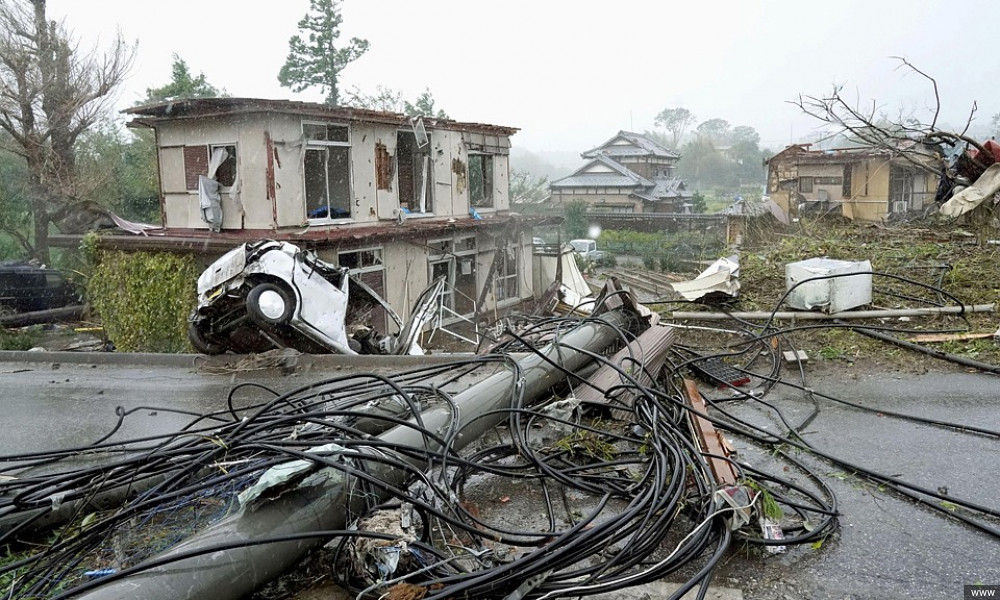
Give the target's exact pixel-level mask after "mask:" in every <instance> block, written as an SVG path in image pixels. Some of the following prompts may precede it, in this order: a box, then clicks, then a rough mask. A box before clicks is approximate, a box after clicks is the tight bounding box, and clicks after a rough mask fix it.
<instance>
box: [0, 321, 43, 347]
mask: <svg viewBox="0 0 1000 600" xmlns="http://www.w3.org/2000/svg"><path fill="white" fill-rule="evenodd" d="M39 337H41V336H40V335H39V333H38V330H37V329H36V328H34V327H28V328H23V329H4V328H3V327H0V350H30V349H32V348H34V347H35V345H36V344H37V343H38V338H39Z"/></svg>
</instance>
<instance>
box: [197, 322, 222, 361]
mask: <svg viewBox="0 0 1000 600" xmlns="http://www.w3.org/2000/svg"><path fill="white" fill-rule="evenodd" d="M188 340H189V341H190V342H191V345H192V346H194V349H195V350H197V351H198V352H201V353H202V354H208V355H210V356H214V355H216V354H222V353H224V352H225V351H226V348H225V346H223V345H222V344H217V343H215V342H213V341H210V340H209V339H208V338H206V337H205V334H204V333H202V331H201V328H200V327H198V324H197V323H193V322H192V323H188Z"/></svg>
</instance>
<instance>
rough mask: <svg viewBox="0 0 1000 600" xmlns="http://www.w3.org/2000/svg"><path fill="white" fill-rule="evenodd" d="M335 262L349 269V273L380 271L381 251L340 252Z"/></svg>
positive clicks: (367, 249) (370, 249) (376, 249)
mask: <svg viewBox="0 0 1000 600" xmlns="http://www.w3.org/2000/svg"><path fill="white" fill-rule="evenodd" d="M337 262H338V263H339V264H340V266H342V267H347V268H348V269H350V270H351V273H361V272H365V271H375V270H381V269H382V249H381V248H366V249H364V250H349V251H346V252H340V253H338V254H337Z"/></svg>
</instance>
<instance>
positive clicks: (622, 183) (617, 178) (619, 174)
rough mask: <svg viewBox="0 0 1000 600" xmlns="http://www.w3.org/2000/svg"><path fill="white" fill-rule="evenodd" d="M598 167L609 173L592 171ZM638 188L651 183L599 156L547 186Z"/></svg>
mask: <svg viewBox="0 0 1000 600" xmlns="http://www.w3.org/2000/svg"><path fill="white" fill-rule="evenodd" d="M599 165H603V166H604V167H607V168H608V169H610V171H605V170H600V171H596V172H595V171H592V169H594V168H595V167H597V166H599ZM640 186H641V187H652V186H653V182H652V181H650V180H648V179H646V178H645V177H643V176H641V175H639V174H638V173H635V172H633V171H631V170H630V169H628V168H626V167H624V166H622V165H621V164H619V163H617V162H615V161H613V160H611V159H610V158H608V157H606V156H603V155H600V154H599V155H597V156H595V157H594V158H593V160H591V161H590V162H588V163H587V164H585V165H583V166H582V167H580V168H579V169H577V170H576V172H574V173H573V174H572V175H570V176H568V177H563V178H562V179H557V180H555V181H553V182H552V183H550V184H549V187H550V188H568V187H640Z"/></svg>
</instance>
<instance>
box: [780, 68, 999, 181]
mask: <svg viewBox="0 0 1000 600" xmlns="http://www.w3.org/2000/svg"><path fill="white" fill-rule="evenodd" d="M893 58H895V59H896V60H898V61H899V63H900V64H899V68H900V69H905V70H908V71H911V72H913V73H916V74H917V75H919V76H921V77H923V78H924V79H926V80H927V81H928V82H929V83H930V84H931V86H932V88H933V92H934V111H933V114H932V115H930V119H929V121H928V120H927V119H926V118H923V119H922V118H920V117H918V116H916V115H913V114H903V113H899V114H897V115H896V116H895V117H893V118H890V117H888V116H886V115H885V114H883V113H882V111H881V109H880V108H879V107H878V105H877V104H876V103H875V102H874V101H872V103H871V104H870V105H864V106H862V105H861V103H860V102H859V101H857V100H855V101H851V100H850V99H848V98H846V97H845V96H844V93H843V92H844V90H843V86H834V88H833V90H832V92H831V93H830V94H828V95H826V96H806V95H800V96H799V98H798V100H795V101H792V104H794V105H796V106H798V107H799V108H800V109H801V110H802V112H804V113H805V114H807V115H809V116H811V117H814V118H816V119H818V120H820V121H822V122H824V123H827V124H828V125H832V126H833V128H834V129H835V130H836V131H835V133H836V134H842V135H845V136H847V137H848V139H850V140H851V141H853V142H858V143H861V144H863V145H866V146H869V147H872V148H877V149H880V150H884V151H886V152H888V153H890V154H891V155H893V156H898V157H900V158H902V159H904V160H906V161H907V162H909V163H911V164H912V165H913V166H914V167H916V168H918V169H921V170H924V171H927V172H930V173H933V174H935V175H939V176H944V177H946V178H949V179H951V180H953V181H956V182H958V183H962V184H964V185H968V184H969V183H970V182H969V181H968V178H963V177H961V176H960V175H959V174H957V173H955V172H954V171H951V170H949V165H948V161H947V158H946V157H947V156H948V155H950V154H953V152H951V150H952V149H953V148H955V147H956V146H965V145H968V146H971V147H973V148H976V149H977V150H979V151H980V152H981V153H985V150H984V148H983V146H982V145H981V144H980V143H979V142H977V141H976V140H975V139H973V138H971V137H969V136H968V135H967V132H968V129H969V126H970V125H971V123H972V119H973V117H974V116H975V114H976V110H977V106H976V103H975V102H973V103H972V107H971V110H970V111H969V117H968V119H967V120H966V122H965V126H964V128H963V129H962V130H961V131H949V130H945V129H941V128H940V127H939V126H938V118H939V116H940V114H941V95H940V92H939V90H938V85H937V81H936V80H935V79H934V78H933V77H931V76H930V75H928V74H927V73H925V72H923V71H921V70H920V69H918V68H917V67H916V66H914V65H913V64H912V63H910V62H909V61H908V60H906V59H905V58H902V57H893ZM980 156H983V154H981V155H980ZM972 160H973V161H979V160H981V159H972ZM978 166H979V167H981V168H983V169H984V168H985V167H986V166H988V165H985V164H979V165H978Z"/></svg>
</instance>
